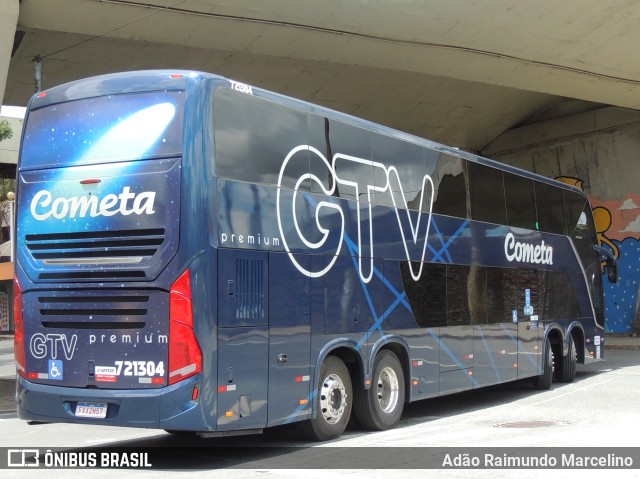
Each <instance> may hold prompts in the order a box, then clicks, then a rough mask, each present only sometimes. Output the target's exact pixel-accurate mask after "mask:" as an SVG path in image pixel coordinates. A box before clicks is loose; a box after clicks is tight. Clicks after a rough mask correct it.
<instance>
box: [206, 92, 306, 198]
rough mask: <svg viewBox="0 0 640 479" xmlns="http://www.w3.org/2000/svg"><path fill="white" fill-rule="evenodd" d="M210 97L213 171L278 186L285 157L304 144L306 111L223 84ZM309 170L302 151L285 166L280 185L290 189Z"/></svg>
mask: <svg viewBox="0 0 640 479" xmlns="http://www.w3.org/2000/svg"><path fill="white" fill-rule="evenodd" d="M213 101H214V104H213V121H214V124H215V127H216V129H215V159H214V161H215V172H216V175H217V176H219V177H222V178H228V179H232V180H239V181H245V182H248V183H256V184H267V185H271V186H274V185H277V184H278V176H279V174H280V170H281V168H282V165H283V162H284V159H285V158H286V157H287V155H288V154H289V152H290V151H292V150H293V149H294V148H295V147H297V146H299V145H305V144H306V143H307V131H306V130H307V129H306V123H307V122H306V114H305V113H304V112H302V111H299V110H295V109H293V108H289V107H286V106H282V105H279V104H277V103H274V102H271V101H268V100H264V99H262V98H257V97H254V96H250V95H245V94H243V93H238V92H235V91H232V90H229V89H227V88H218V90H217V91H216V93H215V96H214V100H213ZM308 172H309V160H308V154H307V153H306V152H302V153H300V154H298V155H296V158H295V159H294V161H290V162H289V164H288V165H287V167H286V168H285V169H284V171H283V181H282V186H284V187H287V188H293V187H294V185H295V184H296V181H297V180H298V179H299V178H300V177H301V176H302V175H304V174H307V173H308ZM302 187H303V189H304V185H302Z"/></svg>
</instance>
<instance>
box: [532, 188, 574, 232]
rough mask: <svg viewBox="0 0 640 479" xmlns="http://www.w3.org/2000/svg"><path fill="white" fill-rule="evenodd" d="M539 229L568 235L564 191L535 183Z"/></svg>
mask: <svg viewBox="0 0 640 479" xmlns="http://www.w3.org/2000/svg"><path fill="white" fill-rule="evenodd" d="M535 190H536V209H537V213H538V228H539V229H540V230H541V231H548V232H549V233H557V234H561V235H566V234H567V222H566V217H565V212H564V190H563V189H562V188H557V187H555V186H551V185H547V184H545V183H540V182H538V181H536V182H535Z"/></svg>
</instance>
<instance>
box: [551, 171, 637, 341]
mask: <svg viewBox="0 0 640 479" xmlns="http://www.w3.org/2000/svg"><path fill="white" fill-rule="evenodd" d="M556 179H557V180H558V181H562V182H564V183H567V184H570V185H573V186H576V187H578V188H580V189H583V188H582V180H580V179H578V178H571V177H566V176H562V177H558V178H556ZM589 199H590V201H591V205H592V206H593V218H594V220H595V225H596V230H597V232H598V241H599V242H600V246H602V247H604V248H608V249H609V250H610V251H611V252H612V253H613V254H614V255H615V257H616V258H617V259H618V282H617V283H615V284H612V283H609V282H608V281H606V280H605V281H604V293H605V308H606V309H605V316H606V329H607V332H610V333H632V332H634V321H635V318H636V315H637V314H638V304H639V301H638V296H639V289H640V194H636V193H632V194H628V195H626V196H624V197H623V198H622V199H619V200H601V199H599V198H595V197H593V196H590V198H589Z"/></svg>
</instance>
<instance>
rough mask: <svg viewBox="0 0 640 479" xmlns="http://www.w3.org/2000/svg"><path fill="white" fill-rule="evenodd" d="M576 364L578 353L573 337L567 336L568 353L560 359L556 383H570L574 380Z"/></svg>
mask: <svg viewBox="0 0 640 479" xmlns="http://www.w3.org/2000/svg"><path fill="white" fill-rule="evenodd" d="M577 362H578V353H577V351H576V344H575V342H574V341H573V336H571V335H569V352H568V353H567V355H566V356H564V357H563V358H561V360H560V361H558V363H559V366H560V367H559V369H560V371H558V381H560V382H561V383H572V382H573V380H574V379H575V378H576V363H577Z"/></svg>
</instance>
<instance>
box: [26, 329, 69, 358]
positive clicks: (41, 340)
mask: <svg viewBox="0 0 640 479" xmlns="http://www.w3.org/2000/svg"><path fill="white" fill-rule="evenodd" d="M77 343H78V335H77V334H74V335H73V336H71V339H69V338H67V335H66V334H57V333H49V334H42V333H36V334H34V335H33V336H31V341H29V350H30V351H31V354H32V355H33V357H34V358H37V359H42V358H45V357H50V358H51V359H57V357H58V352H59V351H62V353H63V354H64V357H65V358H67V360H68V361H70V360H71V359H72V358H73V353H74V352H75V350H76V344H77Z"/></svg>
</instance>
